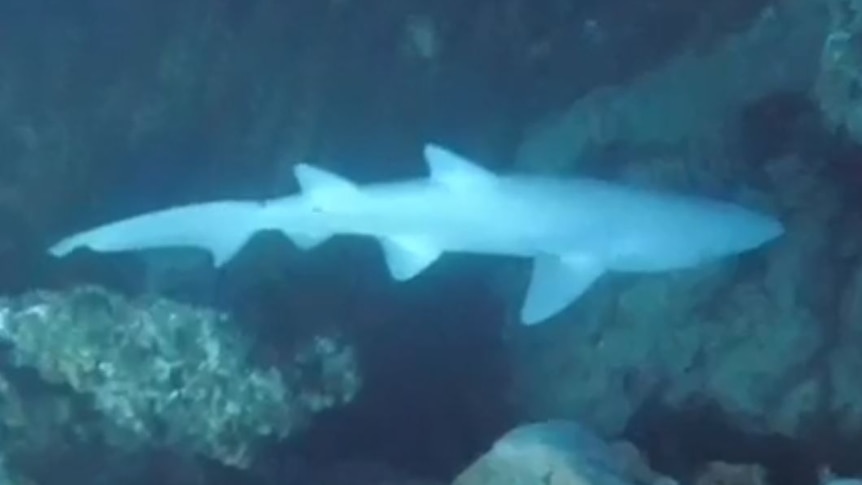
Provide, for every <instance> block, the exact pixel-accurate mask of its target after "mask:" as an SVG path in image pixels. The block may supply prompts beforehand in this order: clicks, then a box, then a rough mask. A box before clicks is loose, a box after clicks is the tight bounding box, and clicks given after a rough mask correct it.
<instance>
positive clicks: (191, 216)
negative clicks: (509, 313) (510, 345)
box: [50, 145, 784, 325]
mask: <svg viewBox="0 0 862 485" xmlns="http://www.w3.org/2000/svg"><path fill="white" fill-rule="evenodd" d="M424 154H425V159H426V161H427V163H428V167H429V169H430V176H429V177H428V178H422V179H414V180H406V181H400V182H391V183H379V184H371V185H365V186H359V185H357V184H355V183H353V182H351V181H349V180H347V179H345V178H342V177H340V176H338V175H335V174H333V173H330V172H327V171H325V170H323V169H321V168H316V167H314V166H311V165H307V164H298V165H296V166H295V167H294V173H295V175H296V177H297V180H298V181H299V185H300V187H301V191H300V193H299V194H296V195H292V196H288V197H284V198H278V199H272V200H269V201H265V202H258V201H221V202H210V203H202V204H193V205H188V206H183V207H176V208H172V209H166V210H162V211H157V212H152V213H148V214H144V215H140V216H137V217H132V218H130V219H126V220H121V221H119V222H114V223H112V224H108V225H105V226H101V227H97V228H95V229H92V230H89V231H86V232H82V233H79V234H76V235H73V236H71V237H68V238H66V239H64V240H62V241H60V242H59V243H57V244H56V245H55V246H53V247H52V248H51V249H50V252H51V253H52V254H54V255H56V256H63V255H65V254H67V253H69V252H71V251H73V250H74V249H76V248H80V247H88V248H90V249H92V250H95V251H129V250H144V249H151V248H164V247H176V246H187V247H196V248H201V249H204V250H207V251H209V252H210V253H211V254H212V256H213V260H214V262H215V264H216V265H219V266H220V265H222V264H224V263H225V262H227V261H229V260H230V259H232V258H233V257H234V255H235V254H236V253H237V252H238V251H239V250H240V249H241V248H242V246H244V245H245V244H246V242H247V241H248V240H249V238H250V237H251V236H252V235H253V234H255V233H256V232H258V231H261V230H272V229H274V230H278V231H281V232H282V233H284V234H285V235H286V236H288V237H289V238H290V239H292V240H293V241H294V242H295V243H296V244H297V245H298V246H299V247H301V248H303V249H310V248H313V247H314V246H316V245H318V244H320V243H322V242H323V241H325V240H327V239H328V238H329V237H331V236H333V235H336V234H352V235H363V236H370V237H373V238H376V239H377V240H379V241H380V243H381V245H382V247H383V251H384V254H385V259H386V263H387V265H388V268H389V271H390V273H391V275H392V276H393V277H394V278H395V279H396V280H399V281H404V280H408V279H410V278H412V277H414V276H416V275H418V274H419V273H421V272H422V271H423V270H425V269H426V268H427V267H428V266H429V265H431V264H432V263H433V262H434V261H436V260H437V259H438V258H439V257H440V256H441V255H442V254H444V253H446V252H463V253H479V254H496V255H506V256H519V257H527V258H532V259H533V260H534V263H533V270H532V276H531V281H530V284H529V288H528V290H527V296H526V299H525V301H524V304H523V306H522V309H521V314H520V317H521V321H522V322H523V323H524V324H528V325H529V324H535V323H538V322H541V321H544V320H547V319H548V318H549V317H551V316H553V315H555V314H557V313H558V312H560V311H561V310H563V309H564V308H566V307H567V306H568V305H569V304H570V303H572V302H573V301H575V300H576V299H577V298H578V297H579V296H580V295H581V294H582V293H584V292H585V291H586V290H587V289H588V288H589V287H590V286H591V285H592V283H593V282H594V281H596V279H597V278H599V277H600V276H601V275H602V274H604V273H605V272H609V271H620V272H659V271H669V270H677V269H682V268H690V267H694V266H697V265H700V264H702V263H705V262H709V261H713V260H716V259H718V258H722V257H725V256H729V255H734V254H738V253H741V252H744V251H748V250H752V249H755V248H757V247H759V246H761V245H763V244H765V243H767V242H768V241H770V240H772V239H774V238H776V237H778V236H779V235H781V234H782V233H783V231H784V229H783V227H782V225H781V223H780V222H779V221H778V220H776V219H775V218H773V217H770V216H768V215H765V214H760V213H757V212H754V211H751V210H748V209H746V208H743V207H741V206H738V205H734V204H731V203H726V202H721V201H715V200H710V199H704V198H697V197H689V196H684V195H676V194H670V193H664V192H657V191H651V190H645V189H640V188H634V187H629V186H625V185H616V184H612V183H608V182H604V181H600V180H594V179H583V178H574V179H566V178H554V177H543V176H533V175H523V174H511V175H496V174H494V173H491V172H490V171H488V170H486V169H484V168H482V167H480V166H479V165H477V164H475V163H473V162H471V161H469V160H467V159H465V158H463V157H461V156H459V155H457V154H455V153H453V152H451V151H448V150H446V149H444V148H442V147H439V146H436V145H426V147H425V151H424Z"/></svg>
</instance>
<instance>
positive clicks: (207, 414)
mask: <svg viewBox="0 0 862 485" xmlns="http://www.w3.org/2000/svg"><path fill="white" fill-rule="evenodd" d="M0 339H2V340H5V341H7V342H9V343H10V344H11V345H12V361H13V363H14V365H16V366H26V367H31V368H34V369H36V370H37V371H38V372H39V375H40V376H41V377H42V378H43V379H44V380H45V381H47V382H51V383H58V384H65V385H68V386H70V387H71V388H72V389H73V390H74V391H75V392H77V393H79V394H82V395H86V396H89V397H90V398H91V399H92V401H93V406H94V407H95V408H96V410H98V411H99V412H100V413H102V414H103V415H104V416H105V417H106V418H107V419H109V420H110V421H112V422H113V424H114V425H115V426H116V430H118V431H121V432H122V434H120V435H119V436H115V437H113V439H114V440H115V445H116V446H120V447H128V446H133V447H134V446H137V445H141V444H146V445H156V446H170V447H174V448H178V449H181V450H186V451H190V452H196V453H200V454H203V455H205V456H209V457H211V458H213V459H216V460H219V461H221V462H223V463H225V464H229V465H234V466H245V465H247V464H248V462H249V460H250V458H251V456H252V453H253V450H254V447H255V445H256V444H258V442H259V440H260V439H261V438H263V437H267V436H271V437H273V438H279V437H284V436H286V435H287V434H289V433H291V432H293V431H295V430H296V429H297V428H298V427H300V426H302V425H304V424H305V423H306V422H307V421H308V419H309V418H310V417H311V415H313V414H314V413H315V412H318V411H321V410H324V409H327V408H329V407H332V406H335V405H338V404H341V403H345V402H348V401H349V400H350V399H351V398H352V397H353V396H354V395H355V393H356V392H357V390H358V388H359V383H360V382H359V378H358V374H357V369H356V367H355V364H356V363H355V360H354V358H353V354H352V350H351V349H350V348H349V347H348V346H346V345H344V344H343V343H342V342H340V341H339V340H337V339H333V338H329V337H323V336H318V337H315V338H314V339H312V340H311V342H310V343H309V344H307V345H298V346H297V351H296V353H295V354H294V356H293V360H292V361H291V362H290V364H289V365H285V366H283V367H279V368H276V367H272V366H271V367H268V368H267V367H263V366H260V365H255V364H254V361H253V358H252V355H251V350H252V347H251V343H250V342H249V341H248V340H247V339H246V338H244V337H243V335H242V334H241V333H239V332H238V328H236V327H235V324H234V323H233V322H232V321H231V320H230V319H228V318H227V317H226V316H225V315H223V314H220V313H217V312H214V311H212V310H208V309H204V308H195V307H190V306H186V305H182V304H178V303H174V302H171V301H167V300H163V299H159V298H146V297H142V298H139V299H136V300H128V299H126V298H123V297H121V296H119V295H116V294H112V293H109V292H107V291H105V290H101V289H98V288H94V287H81V288H77V289H74V290H70V291H68V292H60V293H58V292H47V291H37V292H32V293H29V294H25V295H23V296H21V297H18V298H14V299H10V298H4V299H2V300H0Z"/></svg>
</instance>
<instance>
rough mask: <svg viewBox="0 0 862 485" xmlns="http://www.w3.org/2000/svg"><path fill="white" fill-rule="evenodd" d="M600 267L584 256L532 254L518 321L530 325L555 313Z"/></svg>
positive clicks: (574, 297)
mask: <svg viewBox="0 0 862 485" xmlns="http://www.w3.org/2000/svg"><path fill="white" fill-rule="evenodd" d="M603 272H604V269H603V268H602V266H601V264H600V262H599V261H597V260H595V259H594V258H591V257H588V256H582V255H577V256H563V257H560V256H554V255H545V256H539V257H537V258H536V260H535V262H534V263H533V274H532V277H531V279H530V287H529V289H528V290H527V298H526V300H525V301H524V306H523V307H522V308H521V322H522V323H523V324H524V325H534V324H537V323H540V322H542V321H543V320H546V319H548V318H550V317H551V316H553V315H555V314H557V313H559V312H560V311H562V310H563V309H564V308H565V307H567V306H568V305H569V304H570V303H572V302H573V301H575V300H577V299H578V297H579V296H581V294H583V293H584V292H585V291H586V290H587V288H589V287H590V286H591V285H592V284H593V282H595V281H596V279H598V277H599V276H601V275H602V273H603Z"/></svg>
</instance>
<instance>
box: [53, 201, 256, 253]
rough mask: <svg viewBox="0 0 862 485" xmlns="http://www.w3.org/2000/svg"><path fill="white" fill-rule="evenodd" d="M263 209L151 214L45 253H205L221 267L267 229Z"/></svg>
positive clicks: (214, 207)
mask: <svg viewBox="0 0 862 485" xmlns="http://www.w3.org/2000/svg"><path fill="white" fill-rule="evenodd" d="M262 209H263V206H262V205H261V204H259V203H257V202H246V201H242V202H236V201H226V202H210V203H204V204H193V205H188V206H183V207H176V208H172V209H166V210H162V211H156V212H150V213H148V214H142V215H139V216H136V217H132V218H129V219H124V220H121V221H117V222H113V223H111V224H107V225H104V226H100V227H96V228H94V229H91V230H88V231H84V232H81V233H78V234H75V235H72V236H70V237H67V238H65V239H63V240H61V241H60V242H58V243H57V244H55V245H54V246H52V247H51V248H50V249H49V252H50V253H51V254H53V255H54V256H58V257H61V256H64V255H66V254H69V253H71V252H72V251H74V250H76V249H79V248H85V247H86V248H90V249H91V250H93V251H98V252H119V251H137V250H146V249H158V248H170V247H191V248H197V249H203V250H205V251H207V252H209V253H210V254H211V255H212V258H213V262H214V264H215V265H216V266H221V265H223V264H225V263H226V262H228V261H230V260H231V259H233V257H234V256H235V255H236V254H237V253H238V252H239V250H240V249H242V247H243V246H245V244H246V243H247V242H248V240H249V239H250V238H251V236H253V235H254V234H255V233H256V232H258V231H260V230H262V229H266V227H265V225H264V223H263V218H262Z"/></svg>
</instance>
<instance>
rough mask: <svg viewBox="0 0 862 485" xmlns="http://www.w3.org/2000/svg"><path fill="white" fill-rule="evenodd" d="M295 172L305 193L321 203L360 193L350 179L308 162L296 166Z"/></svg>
mask: <svg viewBox="0 0 862 485" xmlns="http://www.w3.org/2000/svg"><path fill="white" fill-rule="evenodd" d="M293 173H294V175H296V180H297V182H299V187H300V189H301V190H302V193H303V195H306V196H308V197H310V198H311V199H313V200H316V201H319V202H321V203H325V202H327V201H333V200H344V199H345V198H350V197H354V196H355V195H356V194H358V193H359V187H357V186H356V184H354V183H353V182H351V181H350V180H347V179H346V178H344V177H342V176H340V175H337V174H334V173H332V172H329V171H327V170H324V169H322V168H320V167H315V166H313V165H309V164H307V163H299V164H297V165H296V166H294V167H293Z"/></svg>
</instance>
